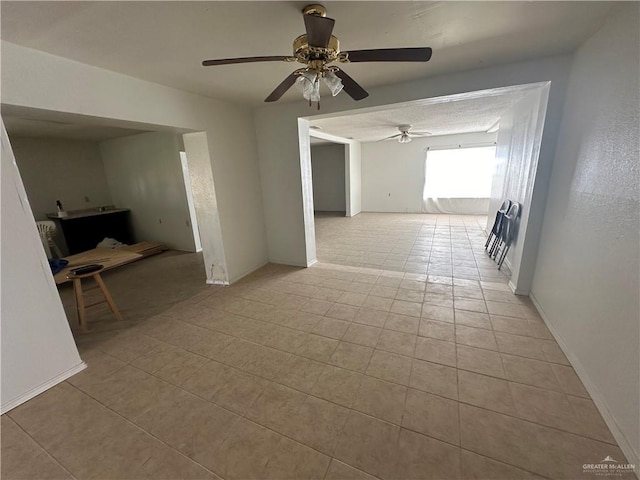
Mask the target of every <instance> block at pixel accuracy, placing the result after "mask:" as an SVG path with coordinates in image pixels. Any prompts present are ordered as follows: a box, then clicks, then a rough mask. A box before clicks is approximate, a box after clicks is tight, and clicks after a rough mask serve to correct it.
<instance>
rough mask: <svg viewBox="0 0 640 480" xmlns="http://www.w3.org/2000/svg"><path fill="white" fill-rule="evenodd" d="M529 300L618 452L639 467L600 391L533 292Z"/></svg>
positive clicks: (639, 460)
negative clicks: (571, 369)
mask: <svg viewBox="0 0 640 480" xmlns="http://www.w3.org/2000/svg"><path fill="white" fill-rule="evenodd" d="M529 298H531V301H532V302H533V305H534V306H535V307H536V310H538V313H539V314H540V316H541V317H542V320H544V323H545V325H546V326H547V328H548V329H549V331H550V332H551V334H552V335H553V337H554V338H555V340H556V342H557V343H558V345H559V346H560V348H561V349H562V352H563V353H564V354H565V356H566V357H567V359H568V360H569V363H571V365H572V366H573V369H574V370H575V371H576V374H577V375H578V377H579V378H580V380H581V381H582V383H583V385H584V387H585V388H586V389H587V392H589V395H590V396H591V399H592V400H593V403H594V404H595V405H596V408H597V409H598V411H599V412H600V414H601V415H602V418H603V419H604V421H605V423H606V424H607V426H608V427H609V430H611V434H612V435H613V438H615V440H616V442H618V446H619V447H620V450H622V453H624V455H625V457H627V462H628V463H632V464H634V465H636V467H638V466H640V454H639V453H638V452H636V451H635V449H634V448H633V446H632V445H631V442H629V440H628V439H627V437H626V435H625V434H624V433H623V431H622V430H621V429H620V427H619V426H618V422H617V421H616V419H615V416H614V415H613V413H611V411H610V410H609V408H608V406H607V403H606V402H605V400H604V398H603V397H602V395H601V394H600V391H599V390H598V388H597V387H596V386H595V384H594V383H593V382H592V381H591V379H590V378H589V375H588V374H587V372H586V370H585V369H584V367H583V366H582V364H581V363H580V361H579V360H578V358H577V357H576V356H575V355H574V354H573V352H572V351H571V350H570V349H569V347H568V345H567V342H566V341H565V340H564V338H562V336H561V335H560V334H559V333H558V331H557V330H556V328H555V326H554V325H553V323H552V322H551V321H549V317H548V316H547V315H546V314H545V312H544V310H543V309H542V306H541V305H540V302H538V299H537V298H536V297H535V295H534V294H533V292H531V293H530V294H529ZM634 473H635V474H636V476H638V473H639V472H638V468H636V471H635V472H634ZM639 478H640V477H639Z"/></svg>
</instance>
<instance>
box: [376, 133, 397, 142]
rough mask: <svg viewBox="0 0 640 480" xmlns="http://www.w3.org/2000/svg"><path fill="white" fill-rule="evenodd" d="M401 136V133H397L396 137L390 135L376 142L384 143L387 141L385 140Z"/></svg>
mask: <svg viewBox="0 0 640 480" xmlns="http://www.w3.org/2000/svg"><path fill="white" fill-rule="evenodd" d="M402 135H403V134H402V133H397V134H396V135H391V136H390V137H384V138H381V139H380V140H378V142H384V141H387V140H393V139H394V138H398V137H401V136H402Z"/></svg>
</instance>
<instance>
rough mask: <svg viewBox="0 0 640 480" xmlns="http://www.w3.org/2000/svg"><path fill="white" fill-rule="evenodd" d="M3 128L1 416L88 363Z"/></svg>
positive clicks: (0, 255) (2, 127) (2, 126)
mask: <svg viewBox="0 0 640 480" xmlns="http://www.w3.org/2000/svg"><path fill="white" fill-rule="evenodd" d="M0 128H1V132H0V134H1V136H2V150H1V152H0V153H1V155H0V157H2V171H1V174H0V177H1V179H2V207H1V215H0V216H1V218H2V220H1V222H2V225H1V228H2V244H1V246H0V263H2V274H1V282H2V296H1V299H0V304H1V305H2V311H1V315H0V318H1V320H0V330H1V331H2V339H1V343H2V349H1V360H2V371H1V375H0V377H1V387H0V404H1V407H0V412H1V413H4V412H6V411H8V410H10V409H11V408H14V407H16V406H18V405H19V404H21V403H23V402H25V401H27V400H29V399H30V398H32V397H34V396H35V395H37V394H39V393H41V392H43V391H44V390H46V389H47V388H50V387H52V386H54V385H56V384H57V383H59V382H61V381H63V380H64V379H65V378H68V377H70V376H71V375H73V374H75V373H77V372H79V371H80V370H82V369H83V368H85V365H84V363H83V362H82V361H81V360H80V356H79V355H78V350H77V349H76V346H75V343H74V341H73V337H72V336H71V330H70V328H69V323H68V322H67V318H66V316H65V313H64V309H63V308H62V303H61V302H60V297H59V295H58V291H57V289H56V287H55V284H54V283H53V276H52V275H51V272H50V269H49V263H48V262H47V258H46V256H45V254H44V250H43V248H42V244H41V243H40V236H39V235H38V232H37V230H36V224H35V221H34V219H33V216H32V212H31V208H30V206H29V200H28V199H27V195H26V192H25V190H24V187H23V185H22V182H21V180H20V175H19V173H18V170H17V166H16V164H15V161H14V157H13V154H12V152H11V147H10V146H9V141H8V139H7V135H6V132H5V129H4V124H2V125H1V126H0ZM54 347H55V348H54Z"/></svg>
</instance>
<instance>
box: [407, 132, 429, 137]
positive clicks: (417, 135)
mask: <svg viewBox="0 0 640 480" xmlns="http://www.w3.org/2000/svg"><path fill="white" fill-rule="evenodd" d="M409 135H415V136H416V137H427V136H429V135H433V133H431V132H409Z"/></svg>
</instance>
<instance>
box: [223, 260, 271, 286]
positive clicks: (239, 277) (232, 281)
mask: <svg viewBox="0 0 640 480" xmlns="http://www.w3.org/2000/svg"><path fill="white" fill-rule="evenodd" d="M268 263H270V262H269V260H267V261H263V262H260V263H258V264H256V265H255V266H253V267H251V268H249V269H248V270H246V271H245V272H243V273H241V274H240V275H236V276H235V277H233V278H230V279H229V283H225V285H231V284H232V283H236V282H237V281H238V280H240V279H243V278H244V277H246V276H247V275H251V274H252V273H253V272H255V271H256V270H260V269H261V268H262V267H264V266H265V265H267V264H268Z"/></svg>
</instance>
